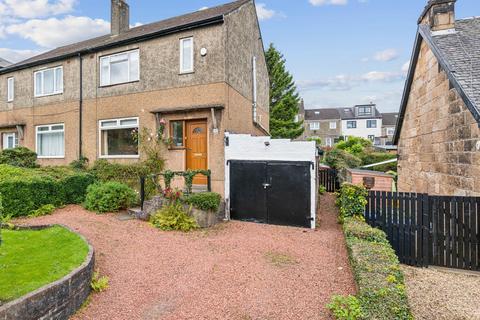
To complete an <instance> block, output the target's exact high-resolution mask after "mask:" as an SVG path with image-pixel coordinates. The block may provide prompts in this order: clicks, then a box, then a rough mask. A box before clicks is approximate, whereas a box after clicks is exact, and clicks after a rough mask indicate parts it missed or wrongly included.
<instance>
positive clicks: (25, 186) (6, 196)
mask: <svg viewBox="0 0 480 320" xmlns="http://www.w3.org/2000/svg"><path fill="white" fill-rule="evenodd" d="M0 176H1V177H2V179H0V193H2V194H3V202H4V203H3V205H4V210H5V215H9V216H12V217H18V216H28V215H30V214H32V213H33V212H34V211H35V210H37V209H39V208H41V207H42V206H44V205H48V204H51V205H54V206H56V207H60V206H62V205H65V204H75V203H81V202H83V201H84V199H85V194H86V189H87V187H88V186H89V185H90V184H92V183H93V182H94V181H95V180H94V177H93V176H92V175H90V174H88V173H83V172H76V171H74V170H72V169H69V168H65V167H55V168H54V167H51V168H40V169H29V168H18V167H12V166H9V165H0Z"/></svg>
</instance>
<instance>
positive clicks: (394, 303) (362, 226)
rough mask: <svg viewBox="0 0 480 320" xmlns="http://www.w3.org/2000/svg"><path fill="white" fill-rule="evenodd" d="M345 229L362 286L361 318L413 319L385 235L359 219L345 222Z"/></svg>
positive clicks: (348, 246)
mask: <svg viewBox="0 0 480 320" xmlns="http://www.w3.org/2000/svg"><path fill="white" fill-rule="evenodd" d="M343 230H344V232H345V236H346V239H347V240H346V241H347V248H348V252H349V257H350V262H351V265H352V269H353V273H354V276H355V280H356V282H357V285H358V294H357V298H358V300H359V301H360V305H361V309H362V317H360V318H358V319H373V320H390V319H398V320H403V319H405V320H410V319H413V317H412V315H411V313H410V309H409V306H408V301H407V295H406V292H405V284H404V278H403V273H402V271H401V269H400V263H399V261H398V258H397V256H396V255H395V251H394V250H393V249H392V247H391V246H390V244H389V243H388V241H387V240H386V239H387V237H386V235H385V233H384V232H383V231H381V230H377V229H374V228H372V227H370V226H369V225H368V224H367V223H365V222H363V221H361V220H360V219H359V218H355V217H353V218H346V219H345V223H344V225H343Z"/></svg>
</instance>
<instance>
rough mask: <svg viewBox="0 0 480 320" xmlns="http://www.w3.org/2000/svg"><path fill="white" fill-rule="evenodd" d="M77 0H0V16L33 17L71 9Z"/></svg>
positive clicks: (66, 11) (60, 12)
mask: <svg viewBox="0 0 480 320" xmlns="http://www.w3.org/2000/svg"><path fill="white" fill-rule="evenodd" d="M76 2H77V0H56V1H49V0H0V16H7V17H11V18H23V19H33V18H40V17H46V16H49V15H59V14H65V13H69V12H71V11H73V8H74V6H75V3H76Z"/></svg>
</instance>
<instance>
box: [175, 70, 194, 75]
mask: <svg viewBox="0 0 480 320" xmlns="http://www.w3.org/2000/svg"><path fill="white" fill-rule="evenodd" d="M194 73H195V71H194V70H192V71H180V72H179V73H178V75H179V76H184V75H188V74H194Z"/></svg>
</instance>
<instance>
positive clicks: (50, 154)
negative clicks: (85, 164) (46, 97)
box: [36, 123, 65, 158]
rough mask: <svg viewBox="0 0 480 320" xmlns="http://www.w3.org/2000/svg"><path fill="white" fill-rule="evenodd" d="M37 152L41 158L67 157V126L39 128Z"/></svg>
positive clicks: (56, 125)
mask: <svg viewBox="0 0 480 320" xmlns="http://www.w3.org/2000/svg"><path fill="white" fill-rule="evenodd" d="M36 152H37V155H38V157H39V158H63V157H65V125H64V124H63V123H62V124H51V125H42V126H37V128H36Z"/></svg>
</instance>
